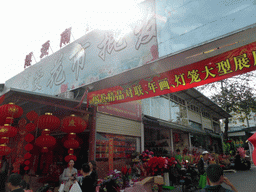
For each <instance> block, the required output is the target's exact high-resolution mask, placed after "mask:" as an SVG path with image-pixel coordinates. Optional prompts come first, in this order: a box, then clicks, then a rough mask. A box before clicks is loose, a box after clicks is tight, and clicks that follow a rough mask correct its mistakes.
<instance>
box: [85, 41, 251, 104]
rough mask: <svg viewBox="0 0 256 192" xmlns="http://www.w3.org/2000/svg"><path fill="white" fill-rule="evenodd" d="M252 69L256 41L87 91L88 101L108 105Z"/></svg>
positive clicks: (179, 88) (161, 93)
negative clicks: (152, 74)
mask: <svg viewBox="0 0 256 192" xmlns="http://www.w3.org/2000/svg"><path fill="white" fill-rule="evenodd" d="M170 65H171V63H170ZM255 69H256V42H254V43H251V44H248V45H245V46H243V47H240V48H237V49H234V50H232V51H228V52H225V53H222V54H220V55H217V56H215V57H211V58H208V59H205V60H203V61H199V62H196V63H193V64H190V65H187V66H183V67H180V68H177V69H174V70H171V71H168V72H164V73H161V74H159V75H156V76H154V77H150V78H146V79H142V80H139V81H135V82H132V83H128V84H125V85H120V86H115V87H112V88H109V89H102V90H99V91H95V92H90V93H88V96H87V103H89V104H90V105H107V104H116V103H123V102H128V101H133V100H141V99H145V98H149V97H155V96H158V95H164V94H168V93H173V92H178V91H182V90H185V89H190V88H193V87H197V86H200V85H204V84H208V83H212V82H215V81H220V80H222V79H226V78H229V77H232V76H235V75H239V74H242V73H246V72H249V71H253V70H255Z"/></svg>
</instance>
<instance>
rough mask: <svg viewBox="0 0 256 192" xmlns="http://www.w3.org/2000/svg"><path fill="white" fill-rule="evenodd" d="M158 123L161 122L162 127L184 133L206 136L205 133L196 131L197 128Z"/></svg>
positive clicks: (163, 122) (164, 122) (165, 122)
mask: <svg viewBox="0 0 256 192" xmlns="http://www.w3.org/2000/svg"><path fill="white" fill-rule="evenodd" d="M158 122H159V125H160V126H164V127H169V128H171V129H178V130H181V131H184V132H189V133H195V134H202V135H206V132H205V131H203V130H199V129H195V128H193V127H190V126H184V125H179V124H176V123H172V122H167V121H162V120H158Z"/></svg>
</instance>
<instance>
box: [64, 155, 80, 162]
mask: <svg viewBox="0 0 256 192" xmlns="http://www.w3.org/2000/svg"><path fill="white" fill-rule="evenodd" d="M70 160H74V161H76V160H77V158H76V156H75V155H72V154H70V155H67V156H66V157H65V161H66V162H69V161H70Z"/></svg>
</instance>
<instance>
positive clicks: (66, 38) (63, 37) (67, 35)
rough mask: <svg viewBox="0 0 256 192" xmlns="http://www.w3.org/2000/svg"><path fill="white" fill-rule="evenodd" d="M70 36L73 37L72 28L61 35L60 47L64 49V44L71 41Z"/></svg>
mask: <svg viewBox="0 0 256 192" xmlns="http://www.w3.org/2000/svg"><path fill="white" fill-rule="evenodd" d="M70 35H71V27H70V28H68V29H66V30H65V31H64V32H63V33H61V34H60V36H61V39H60V47H62V44H64V45H66V44H67V43H69V41H70Z"/></svg>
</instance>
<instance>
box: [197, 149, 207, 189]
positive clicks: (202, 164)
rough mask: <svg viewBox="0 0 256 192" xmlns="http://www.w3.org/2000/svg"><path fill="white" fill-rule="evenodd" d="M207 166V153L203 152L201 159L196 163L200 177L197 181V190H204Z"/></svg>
mask: <svg viewBox="0 0 256 192" xmlns="http://www.w3.org/2000/svg"><path fill="white" fill-rule="evenodd" d="M208 165H209V152H208V151H203V153H202V157H201V158H200V160H199V161H198V164H197V168H198V172H199V175H200V179H199V188H201V189H202V188H204V187H205V186H206V181H207V178H206V168H207V167H208Z"/></svg>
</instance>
